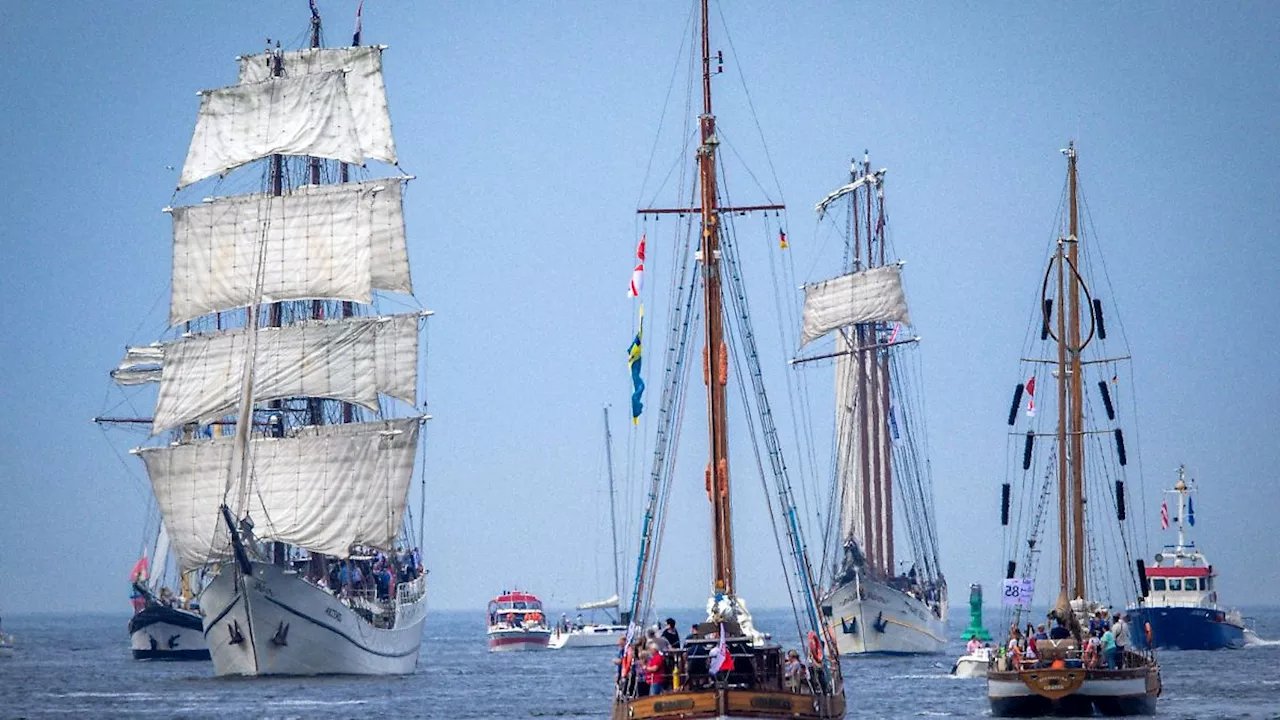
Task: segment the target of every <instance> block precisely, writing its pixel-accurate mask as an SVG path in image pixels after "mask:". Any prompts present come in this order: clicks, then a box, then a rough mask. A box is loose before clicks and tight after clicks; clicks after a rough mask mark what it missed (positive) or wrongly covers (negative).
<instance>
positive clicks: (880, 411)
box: [795, 155, 947, 655]
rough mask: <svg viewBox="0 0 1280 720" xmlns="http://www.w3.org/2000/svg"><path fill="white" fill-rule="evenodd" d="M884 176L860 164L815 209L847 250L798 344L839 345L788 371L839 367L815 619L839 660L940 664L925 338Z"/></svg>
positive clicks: (941, 617)
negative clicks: (893, 231)
mask: <svg viewBox="0 0 1280 720" xmlns="http://www.w3.org/2000/svg"><path fill="white" fill-rule="evenodd" d="M886 173H887V170H886V169H885V168H880V169H878V170H873V169H872V167H871V161H870V158H869V156H866V155H864V157H863V160H862V161H861V162H858V161H857V160H854V161H853V162H852V165H851V167H850V170H849V181H848V182H847V183H846V184H844V185H842V186H841V187H839V188H837V189H836V190H835V191H833V192H832V193H831V194H829V195H828V196H827V197H825V198H823V200H822V201H821V202H819V203H818V205H817V208H816V209H817V211H818V214H819V216H820V217H821V218H825V219H828V220H830V221H831V222H832V224H833V225H834V226H835V227H836V229H837V231H838V232H839V234H840V235H841V236H842V238H843V241H844V243H843V245H844V254H843V262H842V265H843V267H842V268H841V274H840V275H838V276H835V277H831V278H829V279H826V280H823V281H821V282H816V283H811V284H808V285H806V286H805V288H804V292H805V300H804V321H803V328H802V333H801V344H802V345H805V344H808V343H810V342H813V341H816V340H818V339H819V338H821V337H825V336H827V335H833V336H834V338H835V344H834V348H832V349H831V350H830V351H829V352H824V353H819V354H817V355H812V356H810V357H806V358H799V359H797V360H796V361H795V362H798V363H799V362H808V361H811V360H829V359H832V358H834V361H835V420H834V437H835V443H834V448H833V449H834V453H835V461H834V463H833V464H832V465H833V468H834V473H835V475H834V479H833V486H834V488H835V491H834V492H833V493H832V498H833V501H834V505H835V507H834V508H832V509H831V513H830V514H831V515H834V516H836V517H838V518H839V520H838V522H837V523H836V524H835V525H834V527H833V531H834V533H835V537H832V538H829V539H828V541H827V543H825V547H828V548H831V549H832V550H833V551H832V552H830V553H829V554H830V556H831V557H830V560H831V568H830V569H831V575H830V576H829V577H830V578H831V580H830V582H829V583H827V584H826V586H825V588H824V592H823V597H822V610H823V614H824V620H825V622H826V624H827V627H828V628H829V629H830V631H831V633H832V635H834V637H835V638H836V644H837V645H839V647H840V652H841V653H842V654H844V655H862V654H895V655H896V654H915V653H928V654H932V653H940V652H942V651H943V649H944V648H945V646H946V642H947V581H946V578H945V577H944V576H943V574H942V568H941V565H940V563H939V561H938V532H937V526H936V523H935V521H934V508H933V479H932V475H931V473H930V469H929V467H930V466H929V448H928V441H927V438H926V437H925V432H924V429H925V423H924V419H923V417H921V413H922V409H923V405H922V403H921V399H922V394H923V393H922V389H923V388H922V387H921V372H920V368H919V354H918V353H917V352H915V350H916V348H917V345H918V343H919V342H920V338H919V337H918V336H916V335H914V333H913V332H912V326H911V314H910V312H909V310H908V308H907V300H906V294H905V292H904V290H903V285H902V265H903V263H902V262H901V261H900V260H897V259H896V258H893V257H892V256H891V255H890V254H889V252H890V250H891V243H890V236H889V224H888V216H887V214H886V212H885V179H886ZM904 546H905V547H904ZM904 550H905V552H904Z"/></svg>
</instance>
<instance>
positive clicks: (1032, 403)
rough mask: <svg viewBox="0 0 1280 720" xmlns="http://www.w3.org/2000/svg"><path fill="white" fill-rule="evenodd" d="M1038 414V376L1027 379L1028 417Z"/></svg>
mask: <svg viewBox="0 0 1280 720" xmlns="http://www.w3.org/2000/svg"><path fill="white" fill-rule="evenodd" d="M1035 416H1036V376H1035V375H1032V376H1031V378H1030V379H1028V380H1027V417H1035Z"/></svg>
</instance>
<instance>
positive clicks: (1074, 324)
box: [987, 144, 1161, 717]
mask: <svg viewBox="0 0 1280 720" xmlns="http://www.w3.org/2000/svg"><path fill="white" fill-rule="evenodd" d="M1063 152H1064V153H1065V154H1066V156H1067V188H1066V198H1065V203H1064V207H1065V211H1064V215H1065V217H1064V218H1063V219H1062V221H1060V224H1059V228H1060V230H1059V235H1058V237H1057V239H1056V242H1055V245H1054V248H1053V252H1052V254H1051V256H1050V258H1049V262H1048V266H1047V267H1046V268H1045V270H1044V274H1043V277H1042V278H1041V277H1037V280H1038V281H1039V284H1040V294H1039V301H1038V303H1037V309H1036V311H1035V317H1036V320H1035V322H1034V324H1033V327H1032V328H1031V329H1030V331H1029V333H1028V341H1027V345H1026V347H1025V348H1024V355H1023V357H1022V360H1021V365H1022V368H1023V374H1022V375H1020V377H1025V378H1027V379H1026V380H1025V381H1023V382H1019V383H1018V385H1017V387H1016V388H1015V391H1014V397H1013V403H1012V406H1011V407H1010V409H1009V418H1008V424H1009V425H1010V426H1011V427H1012V428H1013V430H1012V431H1011V432H1010V436H1009V437H1010V449H1009V461H1010V463H1009V469H1008V471H1007V475H1006V482H1005V483H1004V485H1003V487H1002V494H1001V523H1002V524H1003V525H1004V526H1005V528H1006V532H1005V535H1006V537H1005V543H1004V547H1005V549H1006V552H1009V553H1011V556H1010V557H1009V559H1008V563H1007V566H1006V570H1005V577H1006V580H1005V590H1004V596H1005V598H1006V604H1007V605H1009V606H1011V607H1013V608H1016V609H1013V610H1011V611H1010V615H1009V618H1010V620H1011V624H1010V630H1009V635H1010V636H1011V637H1007V638H1006V645H1005V651H1004V652H1002V653H1001V654H1000V656H999V657H997V658H996V659H994V660H993V661H992V666H991V667H990V668H989V669H988V671H987V695H988V698H989V700H990V703H991V712H992V714H993V715H995V716H997V717H1011V716H1035V715H1048V714H1059V715H1064V714H1065V715H1091V714H1093V713H1094V711H1097V712H1099V713H1101V714H1104V715H1150V714H1154V713H1155V709H1156V698H1157V697H1158V696H1159V694H1160V689H1161V685H1160V667H1159V665H1157V664H1156V659H1155V656H1154V655H1153V654H1152V653H1151V652H1150V651H1149V650H1138V649H1137V648H1136V647H1135V646H1134V644H1133V643H1132V642H1130V643H1128V644H1127V647H1125V646H1126V642H1125V636H1126V635H1129V636H1130V637H1132V635H1133V634H1134V633H1136V632H1140V630H1138V629H1134V628H1125V626H1124V625H1123V624H1122V621H1121V620H1120V617H1121V616H1120V613H1123V612H1124V610H1125V607H1126V606H1127V605H1128V603H1129V602H1130V601H1132V600H1133V599H1134V598H1136V597H1138V596H1140V595H1141V594H1144V592H1143V590H1144V588H1145V585H1146V579H1145V567H1144V564H1143V561H1142V559H1141V557H1140V554H1139V553H1138V550H1137V545H1138V542H1137V540H1138V538H1137V535H1136V533H1135V531H1134V530H1133V529H1132V528H1131V527H1130V525H1129V523H1127V522H1126V516H1127V501H1126V491H1125V480H1126V468H1127V466H1128V464H1129V458H1128V452H1127V450H1126V447H1125V442H1124V431H1123V428H1122V427H1121V425H1122V421H1131V419H1129V418H1123V417H1122V416H1123V413H1124V412H1126V411H1128V410H1129V408H1128V407H1125V406H1124V405H1123V404H1122V403H1120V402H1119V397H1120V396H1119V395H1118V391H1119V389H1120V388H1119V378H1120V376H1121V375H1122V374H1125V372H1126V368H1127V364H1128V360H1129V354H1128V352H1127V349H1125V350H1124V351H1123V352H1121V353H1119V354H1113V353H1114V351H1115V346H1114V344H1112V347H1111V351H1109V350H1108V342H1107V334H1108V333H1107V330H1108V327H1107V322H1106V318H1105V316H1104V314H1103V300H1102V298H1101V297H1100V296H1099V295H1098V292H1100V291H1101V290H1102V289H1103V288H1104V287H1106V286H1107V285H1108V284H1109V283H1108V282H1106V281H1104V277H1103V275H1102V271H1101V269H1100V268H1098V269H1097V270H1096V271H1095V266H1094V264H1093V263H1092V262H1091V261H1090V258H1089V256H1086V254H1085V253H1084V249H1085V243H1084V233H1083V231H1082V230H1083V228H1082V226H1081V223H1080V217H1079V215H1080V212H1079V211H1080V202H1079V188H1078V178H1077V172H1076V150H1075V146H1074V144H1072V145H1070V146H1068V147H1067V148H1066V149H1065V150H1064V151H1063ZM1094 245H1096V243H1094ZM1096 254H1097V251H1096V249H1094V248H1092V247H1091V249H1090V255H1096ZM1111 329H1112V335H1113V336H1114V335H1115V331H1116V330H1117V329H1119V330H1122V328H1119V327H1113V328H1111ZM1121 335H1123V332H1121ZM1120 339H1121V342H1122V343H1123V338H1120ZM1086 375H1089V376H1090V378H1089V380H1088V381H1086ZM1037 381H1039V387H1040V388H1047V389H1050V390H1051V391H1052V393H1051V394H1050V397H1052V398H1053V399H1052V400H1050V398H1049V397H1045V395H1046V394H1045V393H1043V392H1042V393H1041V394H1040V395H1037V394H1036V389H1037ZM1095 381H1096V382H1095ZM1095 387H1096V389H1097V393H1096V397H1095V398H1093V399H1092V402H1090V401H1088V400H1087V399H1086V394H1085V393H1086V390H1087V391H1088V393H1089V394H1090V395H1094V392H1093V390H1094V388H1095ZM1024 399H1025V400H1026V401H1027V405H1026V413H1025V415H1024V414H1023V413H1022V412H1020V411H1021V409H1022V403H1023V400H1024ZM1037 405H1039V406H1040V407H1039V408H1037ZM1045 407H1049V408H1052V409H1053V410H1054V411H1055V412H1054V413H1053V416H1054V421H1053V422H1052V426H1051V427H1049V428H1047V429H1042V428H1041V427H1040V420H1041V419H1042V418H1044V417H1045V415H1046V414H1047V413H1043V412H1040V413H1038V412H1037V410H1038V409H1043V408H1045ZM1086 459H1088V463H1086ZM1054 509H1056V513H1053V510H1054ZM1047 514H1052V515H1056V524H1057V530H1058V537H1057V540H1058V542H1057V554H1058V577H1057V583H1056V584H1054V585H1053V586H1052V593H1053V595H1052V609H1051V610H1050V612H1049V614H1048V617H1047V618H1045V619H1040V620H1039V622H1038V623H1037V622H1031V623H1029V625H1028V627H1027V631H1028V633H1030V634H1031V635H1032V637H1031V638H1026V637H1024V636H1023V631H1022V629H1021V625H1022V621H1024V620H1032V618H1030V617H1029V616H1028V615H1027V612H1028V610H1029V608H1030V606H1031V601H1032V597H1034V593H1035V577H1036V568H1037V566H1038V560H1039V557H1040V554H1041V552H1042V548H1041V546H1040V540H1041V539H1042V535H1043V528H1044V522H1043V521H1044V519H1045V516H1046V515H1047ZM1114 560H1118V562H1112V561H1114ZM1135 570H1136V572H1135ZM1028 591H1029V592H1028ZM1113 593H1115V594H1113ZM1113 619H1114V620H1115V622H1114V623H1113ZM1110 640H1114V641H1115V645H1116V646H1118V647H1119V649H1118V650H1115V651H1112V652H1110V653H1108V652H1107V649H1108V647H1109V645H1110V643H1109V642H1108V641H1110Z"/></svg>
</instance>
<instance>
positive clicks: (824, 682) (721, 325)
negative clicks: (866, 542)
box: [612, 0, 845, 720]
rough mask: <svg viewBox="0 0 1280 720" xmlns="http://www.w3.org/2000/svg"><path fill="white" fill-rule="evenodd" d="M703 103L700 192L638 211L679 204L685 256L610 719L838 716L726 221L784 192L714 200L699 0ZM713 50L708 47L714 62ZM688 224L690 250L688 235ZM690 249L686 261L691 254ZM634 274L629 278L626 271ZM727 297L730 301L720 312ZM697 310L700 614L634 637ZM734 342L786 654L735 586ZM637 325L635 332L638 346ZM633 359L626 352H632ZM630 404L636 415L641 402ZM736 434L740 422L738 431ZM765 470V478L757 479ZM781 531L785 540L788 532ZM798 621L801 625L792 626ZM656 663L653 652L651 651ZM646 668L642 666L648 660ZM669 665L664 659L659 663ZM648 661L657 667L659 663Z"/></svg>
mask: <svg viewBox="0 0 1280 720" xmlns="http://www.w3.org/2000/svg"><path fill="white" fill-rule="evenodd" d="M699 5H700V10H701V14H700V18H701V20H700V26H699V27H700V36H701V59H702V63H701V70H702V76H701V87H702V112H701V114H700V115H699V116H698V125H699V131H698V132H699V138H700V140H699V143H698V147H697V151H696V152H697V168H698V171H697V176H698V180H697V193H696V202H697V205H696V206H695V207H682V208H666V209H656V208H648V209H641V210H639V212H640V213H641V214H644V215H648V214H661V213H669V214H675V215H680V216H683V217H684V218H685V220H686V222H684V223H680V225H681V226H682V227H683V228H684V231H683V237H684V238H685V242H684V246H683V250H682V251H681V252H680V255H679V257H678V259H677V264H678V266H679V267H680V268H681V270H680V271H678V273H677V276H678V277H679V278H687V279H688V280H689V282H688V283H687V284H685V283H684V282H683V280H681V281H677V287H675V288H673V289H672V294H671V296H670V297H671V299H672V309H671V314H670V315H669V322H670V331H671V334H670V337H669V344H668V347H667V349H666V359H667V363H666V370H665V375H664V387H663V391H662V400H661V407H660V409H659V411H658V416H659V420H658V425H659V429H658V431H657V436H656V438H657V439H656V446H657V447H656V448H655V452H654V461H653V470H652V474H651V484H650V491H649V503H648V507H647V509H646V513H645V518H644V522H643V530H642V534H641V538H640V556H639V559H638V565H637V573H636V582H635V586H634V588H633V592H632V601H631V617H632V618H634V620H633V623H632V626H631V629H630V630H629V632H628V635H627V638H626V639H627V641H628V642H627V643H625V644H624V645H623V647H622V648H620V654H619V661H620V669H619V674H618V680H617V686H616V692H615V696H614V702H613V710H612V717H613V718H614V720H624V719H626V720H636V719H641V718H810V719H814V720H816V719H818V718H824V719H826V718H842V717H844V713H845V697H844V686H843V678H842V676H841V674H840V664H839V659H838V657H837V656H836V654H835V652H834V651H835V644H834V642H832V640H831V638H830V636H829V635H827V634H826V633H824V632H823V628H822V622H821V619H820V616H819V611H818V592H817V587H816V585H815V584H814V579H813V578H814V575H813V573H812V569H811V567H810V565H809V561H808V557H807V553H806V550H805V543H804V537H803V534H802V531H801V528H800V525H799V521H798V513H797V511H796V506H795V500H794V496H793V494H792V491H791V485H790V481H789V480H788V478H787V474H786V466H785V463H784V462H783V458H782V451H781V447H780V442H779V438H778V433H777V430H776V428H775V426H774V424H773V415H772V413H771V411H770V409H769V403H768V398H767V396H766V394H765V391H764V385H763V380H762V373H761V368H760V360H759V355H758V352H757V350H756V344H755V335H754V331H753V329H752V326H751V321H750V316H749V313H748V311H747V305H746V301H747V299H746V293H745V288H744V286H743V283H742V275H741V272H740V269H739V266H738V262H739V261H738V257H737V251H736V246H735V242H734V233H733V232H732V228H731V225H730V224H731V222H732V220H733V216H734V215H735V214H745V213H748V212H753V211H777V210H781V209H782V206H781V205H772V204H769V205H756V206H739V207H728V206H724V205H722V204H721V193H720V189H719V186H718V180H719V177H718V175H717V164H718V157H719V155H718V149H719V144H720V141H719V138H718V136H717V129H716V117H715V115H714V113H713V111H712V104H711V80H712V74H713V69H712V68H713V56H712V52H711V42H710V37H709V31H708V9H707V0H700V2H699ZM720 57H721V55H720V53H717V54H716V55H715V59H716V61H717V62H716V65H718V64H719V59H720ZM695 236H696V237H697V238H698V241H697V245H696V253H694V252H692V250H693V249H694V248H693V242H692V238H693V237H695ZM691 260H693V262H692V263H691ZM633 287H634V284H633ZM726 302H727V303H728V304H729V305H731V306H732V308H733V309H734V311H733V312H727V310H726V307H725V305H726ZM699 313H701V325H702V328H703V332H704V334H703V341H704V345H703V357H702V370H703V372H702V378H703V381H704V384H705V386H706V392H707V394H706V397H707V427H708V431H709V451H710V452H709V455H710V457H709V459H708V462H707V463H706V471H705V481H706V482H705V488H706V493H707V501H708V504H709V505H710V508H709V509H710V511H711V512H710V515H711V541H712V548H713V551H712V576H711V578H710V583H709V585H710V590H711V598H710V599H709V600H708V602H707V617H706V620H705V621H704V622H701V623H699V624H698V625H697V629H696V631H695V632H694V633H693V634H692V635H690V636H689V637H687V638H685V640H684V642H683V645H682V646H681V645H673V646H672V647H670V648H665V649H664V645H660V644H658V642H657V641H656V639H655V641H654V642H653V643H651V644H647V645H646V644H645V643H644V642H643V637H644V636H643V634H641V633H640V631H641V630H642V629H643V628H644V627H645V626H646V625H647V624H648V623H649V621H650V619H651V613H652V592H653V586H654V581H655V576H656V571H657V564H658V560H657V558H658V549H659V548H660V547H661V537H662V528H663V526H664V519H665V509H666V500H665V499H666V498H668V497H669V492H668V491H669V489H670V487H671V482H672V475H673V471H674V451H673V450H671V446H672V444H673V443H672V442H671V440H672V438H673V436H674V435H675V434H676V433H677V432H678V431H679V418H680V417H681V416H682V414H683V413H682V409H683V397H684V393H683V380H684V378H685V377H686V373H685V368H686V367H687V366H688V364H689V360H690V357H689V355H690V349H691V346H692V345H693V344H694V342H691V341H693V332H694V330H693V328H694V327H695V326H697V325H698V322H699ZM730 342H732V343H733V346H734V347H735V349H737V350H738V353H737V358H738V359H736V360H734V362H735V363H738V362H741V363H742V366H743V374H744V375H745V376H747V377H749V379H750V384H749V385H746V384H745V383H746V382H747V381H746V380H744V381H743V382H744V387H743V388H742V391H743V402H744V405H746V407H747V413H748V416H753V415H754V416H756V417H754V418H752V419H751V420H749V423H752V422H753V421H756V420H758V425H753V427H759V437H758V438H756V437H753V441H758V442H756V444H755V450H756V453H757V456H756V459H757V461H758V462H759V463H760V468H761V470H760V472H761V475H762V478H761V479H762V480H765V478H764V477H763V475H765V470H764V464H765V460H764V458H763V457H762V456H761V454H760V453H761V446H763V448H764V449H765V451H766V452H767V454H768V461H767V462H768V465H769V467H770V469H771V471H772V476H771V478H770V479H771V480H772V483H773V488H772V489H773V491H774V492H775V494H776V497H775V499H774V502H775V503H776V505H775V506H772V508H771V509H772V510H773V511H774V515H773V517H774V518H775V523H776V524H775V526H774V527H773V528H771V529H772V530H773V531H774V532H775V534H777V535H778V539H779V541H780V542H779V545H780V547H781V546H783V545H784V544H785V547H786V548H787V551H786V552H785V553H783V555H784V564H787V566H788V569H789V570H790V571H791V573H792V577H793V578H794V582H793V584H789V586H788V588H789V590H790V589H793V594H792V604H793V607H794V609H795V610H796V630H797V634H798V635H800V637H797V641H798V643H799V646H798V647H799V651H798V653H797V656H796V657H795V658H794V659H792V658H791V656H790V654H789V653H786V652H784V648H783V647H782V646H781V645H779V644H777V643H776V642H775V641H773V640H772V639H771V638H770V636H767V635H765V634H764V633H762V632H761V631H759V630H757V629H756V628H755V627H754V623H753V621H752V617H751V615H750V613H749V612H748V611H747V607H746V603H745V602H744V600H743V598H742V597H741V596H740V595H739V592H738V583H737V574H736V573H737V570H738V567H737V563H736V562H735V556H734V533H733V529H732V523H731V517H732V502H731V500H732V492H731V488H732V484H731V483H730V475H729V432H728V422H727V411H728V403H727V398H726V387H727V385H728V376H729V367H730V361H731V359H730V356H729V354H730V353H729V349H730ZM638 346H639V335H637V340H636V342H635V343H634V344H633V352H638ZM633 358H635V356H634V355H633ZM635 407H636V406H635V405H634V404H633V416H636V415H638V412H637V410H636V409H635ZM741 437H745V435H743V436H741ZM766 482H768V480H766ZM784 537H785V539H784ZM805 627H807V628H808V632H807V635H805V634H803V632H802V628H805ZM649 663H653V664H649ZM646 668H648V670H649V673H648V674H646V673H645V669H646ZM668 670H669V671H670V672H668ZM655 673H656V674H655Z"/></svg>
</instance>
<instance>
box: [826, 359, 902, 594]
mask: <svg viewBox="0 0 1280 720" xmlns="http://www.w3.org/2000/svg"><path fill="white" fill-rule="evenodd" d="M875 357H876V356H875V351H868V352H861V353H858V352H855V353H849V354H845V355H840V356H838V357H837V358H836V382H835V390H836V477H837V479H838V481H839V484H840V485H839V489H838V491H839V493H840V538H841V541H842V542H846V543H847V542H850V541H852V542H854V543H856V544H857V546H858V548H859V550H860V552H862V553H863V554H864V555H865V556H866V557H867V558H868V559H869V561H871V562H872V563H873V564H874V561H875V560H876V559H878V558H880V557H883V556H884V555H885V554H886V552H887V549H888V548H887V538H886V537H885V533H886V532H888V528H891V527H892V518H890V517H888V515H889V514H890V513H891V512H892V508H891V506H890V505H889V503H888V502H887V498H886V497H885V496H886V495H887V487H888V484H889V483H890V482H891V472H892V470H891V466H892V458H891V457H890V443H889V438H888V423H887V419H886V417H885V403H884V398H885V392H886V391H887V388H886V381H887V378H886V376H885V372H884V369H883V367H882V365H881V363H880V362H878V361H876V360H875ZM863 403H865V405H866V409H865V411H860V410H859V407H860V406H861V405H862V404H863ZM864 422H865V424H864ZM864 436H865V438H866V445H865V446H864V445H863V437H864ZM868 521H869V522H870V526H868ZM885 569H886V570H888V569H889V568H885Z"/></svg>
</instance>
